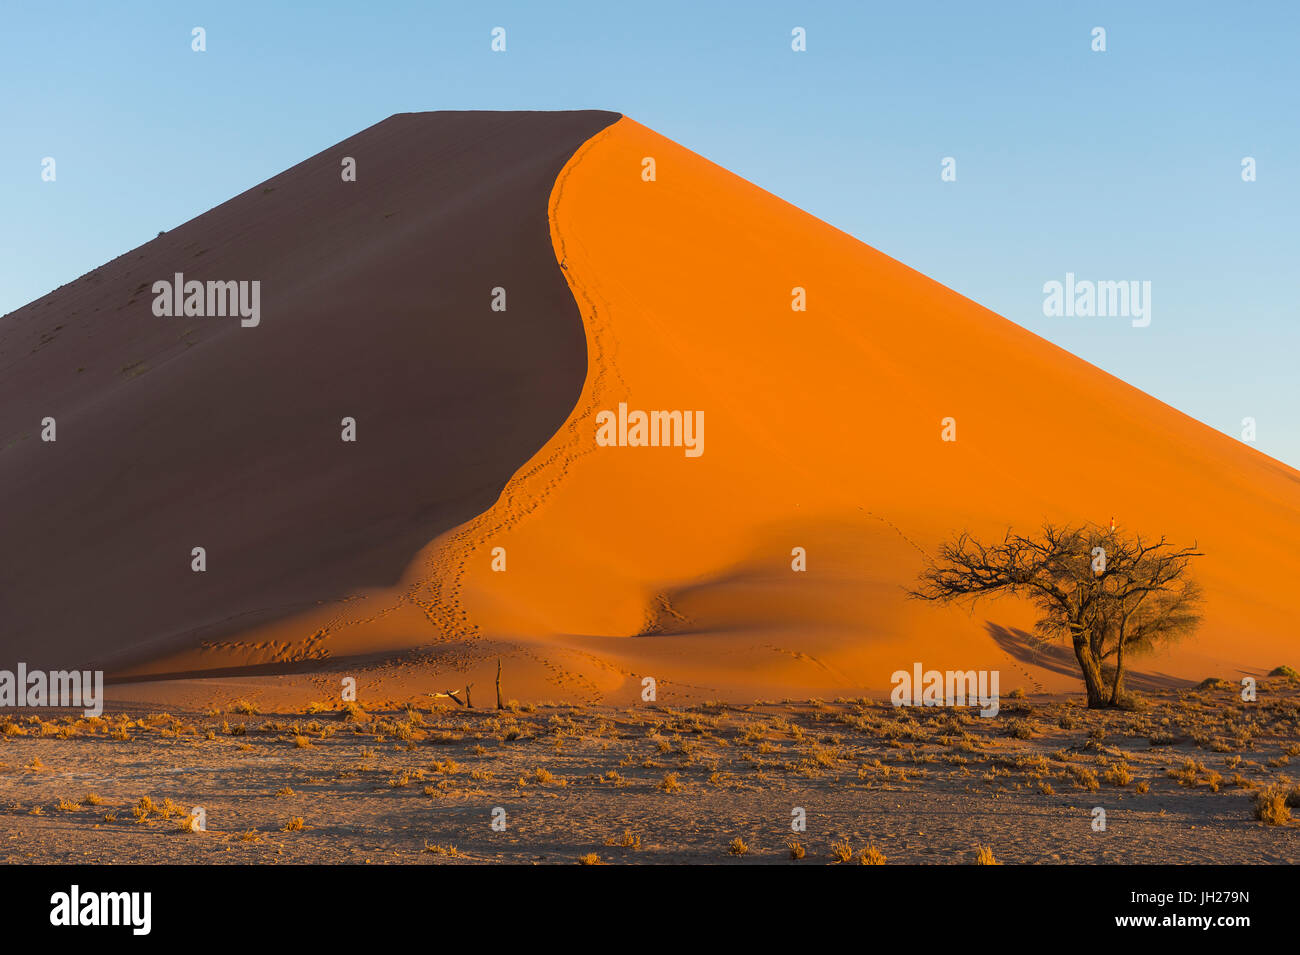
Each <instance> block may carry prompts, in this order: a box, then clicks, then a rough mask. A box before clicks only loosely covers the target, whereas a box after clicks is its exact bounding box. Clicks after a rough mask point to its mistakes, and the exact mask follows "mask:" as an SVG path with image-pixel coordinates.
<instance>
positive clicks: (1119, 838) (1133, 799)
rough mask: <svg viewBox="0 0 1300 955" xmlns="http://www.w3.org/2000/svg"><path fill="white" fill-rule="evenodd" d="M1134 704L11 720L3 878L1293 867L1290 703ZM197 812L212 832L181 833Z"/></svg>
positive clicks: (1225, 692) (1272, 694)
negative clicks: (307, 871) (987, 711)
mask: <svg viewBox="0 0 1300 955" xmlns="http://www.w3.org/2000/svg"><path fill="white" fill-rule="evenodd" d="M1147 701H1148V705H1146V706H1144V707H1142V708H1138V709H1134V710H1131V711H1110V712H1101V713H1097V712H1089V711H1087V710H1086V709H1083V708H1082V707H1081V706H1080V705H1079V704H1078V703H1077V702H1075V701H1074V700H1071V699H1064V698H1061V697H1051V696H1029V697H1024V698H1019V699H1006V698H1004V699H1003V706H1002V711H1001V713H1000V714H999V715H998V716H997V717H996V718H993V719H984V718H981V717H979V716H978V715H977V714H975V713H974V711H970V710H957V709H953V710H946V709H906V708H903V709H895V708H893V707H892V706H890V705H888V704H887V703H882V702H872V701H867V700H856V701H848V700H840V701H831V702H821V701H810V702H804V703H794V702H780V703H778V702H765V703H754V704H750V705H723V704H703V705H698V706H693V707H688V708H672V707H666V706H661V705H657V704H642V705H640V706H637V707H632V708H611V707H587V706H574V705H571V704H565V703H562V702H552V703H544V704H536V705H532V704H528V705H519V704H514V705H513V706H512V707H511V708H508V709H506V710H502V711H497V710H494V709H482V708H479V709H474V710H466V709H460V708H442V707H444V706H446V707H450V704H448V703H447V702H446V701H441V703H440V704H439V705H438V708H430V707H427V706H426V707H418V708H401V707H397V706H395V705H390V706H388V707H385V706H383V705H379V704H372V705H371V706H369V707H367V709H366V710H365V711H362V712H358V713H355V714H352V715H350V716H349V715H346V714H342V713H340V712H338V711H337V710H336V708H334V707H329V706H325V705H324V704H322V706H323V707H324V708H323V709H320V710H319V711H318V712H315V713H305V714H304V713H297V714H292V713H250V712H241V710H248V709H254V708H255V707H253V706H251V705H249V706H245V705H243V703H242V702H237V701H232V702H231V705H229V706H226V707H223V711H207V712H192V713H175V714H156V713H155V714H146V713H143V712H140V711H135V712H130V711H129V710H128V712H130V715H127V714H124V713H120V712H118V711H117V710H116V709H114V711H112V712H111V713H110V714H108V715H106V716H105V717H104V718H103V719H100V720H89V721H88V720H84V719H79V718H78V717H76V716H67V717H62V718H57V719H53V720H51V719H49V714H46V719H45V720H44V721H43V722H42V721H41V720H40V719H39V718H33V717H31V716H30V714H28V713H25V712H22V711H9V713H8V714H7V715H5V716H0V726H3V727H4V729H3V733H4V735H3V736H0V814H3V819H4V825H3V829H4V834H3V836H0V840H2V841H0V859H2V860H3V861H5V862H85V863H144V862H181V863H308V862H310V863H349V864H351V863H403V864H418V863H492V862H497V863H501V862H509V863H573V862H576V861H579V860H580V859H583V858H585V859H586V860H587V861H596V860H599V861H600V862H606V863H674V862H712V863H718V862H724V863H725V862H740V863H790V862H792V861H793V860H792V851H791V842H792V841H795V842H797V843H798V844H799V846H800V847H801V848H802V849H803V852H804V856H803V859H802V860H801V861H800V862H799V864H821V863H828V862H833V861H836V860H837V858H839V857H840V856H837V851H838V850H837V844H838V845H839V847H841V848H842V849H843V853H841V855H842V854H845V853H846V854H847V856H848V858H849V859H850V860H852V861H858V860H859V859H860V857H861V855H862V853H863V852H864V851H866V850H869V849H870V848H874V849H875V850H876V851H877V852H879V853H880V854H882V855H883V856H884V857H885V858H886V859H887V864H899V863H921V864H932V863H972V862H974V861H975V859H976V856H977V853H978V851H979V848H980V847H986V848H988V849H989V850H990V851H991V852H992V854H993V856H994V857H995V858H996V860H997V861H999V862H1004V863H1049V864H1051V863H1100V862H1117V863H1118V862H1130V863H1170V862H1173V863H1294V862H1297V861H1300V825H1297V822H1296V821H1295V820H1289V821H1285V822H1282V823H1281V824H1277V825H1269V824H1266V823H1265V822H1262V821H1260V820H1258V819H1257V818H1256V811H1255V807H1256V803H1257V800H1258V798H1259V793H1260V792H1261V791H1262V790H1265V789H1268V788H1269V787H1277V788H1276V792H1278V793H1279V794H1280V800H1279V801H1283V800H1285V799H1286V798H1287V797H1286V794H1287V793H1288V792H1289V793H1290V801H1291V804H1292V805H1296V804H1297V803H1300V788H1297V787H1295V786H1294V785H1293V784H1292V783H1291V780H1290V777H1289V776H1288V772H1294V767H1293V766H1291V765H1290V763H1291V761H1292V759H1294V758H1296V757H1300V744H1297V742H1296V740H1297V739H1298V738H1300V685H1297V684H1295V683H1292V682H1289V681H1285V680H1280V679H1279V680H1274V681H1268V682H1266V683H1265V684H1263V686H1262V692H1261V694H1260V698H1259V701H1258V702H1255V703H1242V702H1241V701H1240V699H1239V697H1238V695H1237V691H1236V690H1235V689H1234V688H1233V687H1231V686H1229V685H1226V684H1225V685H1221V686H1219V687H1217V688H1216V687H1211V688H1206V689H1203V690H1199V691H1180V692H1175V691H1166V692H1161V693H1157V694H1154V695H1151V696H1149V697H1147ZM480 706H481V703H480ZM142 797H149V800H150V804H151V805H149V806H148V808H147V811H146V807H144V806H142V803H141V800H142ZM195 806H202V807H203V808H204V810H205V817H206V825H207V831H206V832H192V831H188V830H187V829H185V828H184V826H183V821H185V820H187V819H188V816H189V811H190V809H191V808H192V807H195ZM1096 807H1101V808H1103V809H1104V810H1105V813H1106V828H1105V831H1095V830H1094V828H1093V820H1094V810H1095V808H1096ZM497 808H500V809H502V810H504V813H505V828H504V830H503V831H495V830H494V829H493V827H492V821H493V813H494V810H496V809H497ZM796 808H802V809H803V810H804V811H805V815H806V822H807V827H806V831H803V832H794V831H792V829H791V820H792V818H793V817H792V813H793V811H794V810H795V809H796ZM295 819H300V820H301V822H302V828H301V829H297V828H293V826H292V820H295ZM737 839H739V840H741V842H743V847H744V851H743V852H742V851H741V845H740V844H739V843H736V842H735V840H737Z"/></svg>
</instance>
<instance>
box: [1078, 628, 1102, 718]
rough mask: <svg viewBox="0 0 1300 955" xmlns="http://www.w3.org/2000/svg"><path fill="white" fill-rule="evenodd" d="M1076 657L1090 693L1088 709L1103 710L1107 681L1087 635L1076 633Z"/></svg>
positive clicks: (1084, 683)
mask: <svg viewBox="0 0 1300 955" xmlns="http://www.w3.org/2000/svg"><path fill="white" fill-rule="evenodd" d="M1074 656H1075V659H1077V660H1078V661H1079V669H1080V670H1081V671H1082V672H1083V685H1084V687H1085V688H1086V689H1087V691H1088V709H1090V710H1096V709H1103V708H1104V707H1106V706H1108V705H1109V704H1108V702H1107V700H1106V681H1105V679H1104V678H1103V677H1102V675H1101V662H1100V661H1099V660H1098V659H1097V658H1096V656H1094V655H1093V652H1092V647H1091V646H1090V645H1089V644H1088V636H1087V634H1086V633H1081V632H1078V633H1075V635H1074Z"/></svg>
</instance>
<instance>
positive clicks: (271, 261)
mask: <svg viewBox="0 0 1300 955" xmlns="http://www.w3.org/2000/svg"><path fill="white" fill-rule="evenodd" d="M617 118H618V117H617V114H614V113H607V112H596V111H587V112H564V113H531V112H503V113H491V112H484V113H422V114H400V115H396V116H393V117H391V118H390V119H387V120H385V121H383V122H381V123H379V124H378V125H376V126H373V127H371V128H369V129H367V130H365V131H363V132H361V133H359V134H357V135H356V136H354V137H352V138H350V139H347V140H345V141H344V142H342V143H339V144H338V145H336V146H334V147H332V148H330V149H327V150H325V151H324V152H322V153H320V154H318V155H316V156H314V157H313V158H311V159H309V160H307V161H305V162H303V163H301V164H299V165H297V166H295V167H293V168H292V169H289V170H288V171H286V172H284V173H282V174H280V175H278V176H276V177H274V178H273V179H270V180H268V181H267V182H265V183H263V184H261V185H259V186H257V187H254V188H253V189H250V190H249V191H247V192H245V193H243V194H242V195H239V196H237V197H236V198H234V199H231V200H230V201H228V202H226V203H224V204H222V205H220V206H218V207H217V208H215V209H213V210H211V211H209V212H207V213H205V214H203V215H201V216H199V217H198V218H196V219H193V220H191V221H190V222H187V223H185V224H184V225H182V226H180V227H178V228H176V229H173V230H171V231H169V232H167V233H166V234H164V235H161V236H160V237H159V238H157V239H156V240H154V241H151V242H149V243H147V244H146V245H143V246H141V247H140V248H138V249H135V250H133V251H132V252H129V253H127V254H126V255H123V256H121V257H120V258H118V259H116V260H114V261H112V262H110V263H108V264H107V265H105V266H103V267H101V268H99V269H96V270H95V271H94V272H91V273H89V274H88V275H85V276H83V277H82V278H80V279H78V280H76V281H75V282H72V283H70V284H69V285H66V286H63V287H61V288H59V289H57V290H56V291H54V292H52V293H50V294H49V295H47V296H45V297H44V298H42V299H40V300H38V301H36V302H33V303H31V304H30V305H27V306H25V307H24V308H22V309H19V310H18V311H16V312H14V313H12V314H10V315H8V316H5V317H4V318H3V319H0V541H3V546H0V665H3V666H12V665H13V664H14V662H15V661H19V660H22V661H26V662H27V663H29V664H31V665H33V666H40V665H49V666H56V665H57V666H77V667H82V666H87V665H91V664H92V663H105V664H108V665H109V666H110V667H112V666H113V665H118V664H121V663H122V662H123V661H127V660H132V659H145V658H154V657H157V656H158V655H159V654H163V653H165V652H169V651H173V650H176V649H178V648H184V647H190V646H194V645H197V644H198V642H199V641H200V640H202V639H210V638H215V637H219V636H222V635H226V634H232V633H239V632H244V631H246V630H247V629H248V628H250V627H254V626H257V625H261V624H265V623H266V622H268V621H273V620H276V619H280V618H283V617H285V616H286V615H289V614H294V613H298V612H301V611H303V609H304V608H309V607H313V606H315V605H316V604H318V603H320V602H321V601H333V600H338V599H340V598H343V597H345V596H347V595H349V594H352V593H354V592H356V591H357V590H359V589H363V588H366V587H374V586H382V585H392V584H394V582H396V581H397V580H398V579H399V578H400V576H401V574H402V571H403V569H404V568H405V567H406V566H407V565H408V564H409V562H410V561H411V559H412V557H413V556H414V555H415V554H416V552H417V551H419V550H420V548H421V547H423V546H425V545H426V544H427V543H428V542H429V541H430V540H432V539H434V538H435V537H437V536H438V535H439V534H441V533H442V532H444V531H446V530H447V529H448V528H451V527H454V526H456V525H459V524H461V523H463V522H465V521H467V520H469V519H470V518H471V517H472V516H474V515H475V514H477V513H479V512H481V511H482V510H484V509H485V508H487V507H488V506H490V505H491V504H492V502H493V501H494V500H495V499H496V497H497V495H498V494H499V492H500V490H501V488H502V486H503V485H504V484H505V483H506V481H507V480H508V479H509V477H510V476H511V475H512V474H513V473H514V472H515V471H516V470H518V469H519V467H520V466H521V465H522V464H523V463H524V462H525V461H527V460H528V459H529V457H530V456H531V455H533V454H534V453H535V452H536V451H537V450H538V449H539V448H540V447H541V446H542V445H543V444H544V442H546V440H547V439H548V438H549V437H550V436H551V435H553V434H554V433H555V431H556V430H557V429H558V428H559V427H560V426H561V425H562V423H563V422H564V420H565V416H566V415H567V414H569V413H570V411H571V410H572V408H573V405H574V402H575V400H576V399H577V397H578V395H579V393H580V390H581V388H582V383H583V380H584V377H585V373H586V367H587V361H586V355H585V350H584V340H583V330H582V324H581V319H580V316H579V312H578V309H577V307H576V305H575V303H574V299H573V296H572V294H571V293H570V291H569V289H568V288H567V287H566V285H565V282H564V279H563V277H562V272H561V271H560V270H559V269H558V268H557V267H556V262H555V258H554V254H553V250H552V246H551V241H550V238H549V232H548V221H547V203H548V199H549V196H550V193H551V190H552V187H553V184H554V182H555V178H556V176H557V174H558V173H559V171H560V169H561V167H562V166H563V165H564V163H565V162H566V160H568V159H569V158H570V156H571V155H572V154H573V152H574V150H576V149H577V148H578V147H579V146H580V145H581V144H582V143H583V142H584V141H586V140H587V139H588V138H589V137H590V136H591V135H593V134H594V133H596V132H597V131H599V130H600V129H602V128H604V127H606V126H608V125H609V124H610V123H611V122H613V121H615V120H616V119H617ZM344 157H352V158H353V159H355V161H356V169H357V178H356V181H355V182H345V181H343V178H342V176H341V171H342V161H343V159H344ZM177 272H180V273H183V274H184V276H185V278H186V280H199V281H208V280H236V281H238V280H247V281H252V280H258V281H260V282H261V302H260V312H261V316H260V324H259V325H258V326H257V327H250V328H245V327H241V324H240V320H239V319H238V318H230V317H188V318H185V317H181V318H176V317H170V318H167V317H156V316H155V315H154V314H153V310H152V306H153V301H154V295H153V292H152V291H151V289H152V285H153V283H154V282H155V281H158V280H163V279H165V280H171V279H172V277H173V274H174V273H177ZM496 287H501V288H504V289H505V290H506V294H507V299H506V303H507V309H506V311H494V310H492V307H491V305H492V290H493V289H494V288H496ZM47 416H49V417H53V418H55V419H56V421H57V441H56V442H53V443H47V442H43V441H42V440H41V433H40V432H41V422H42V419H43V418H45V417H47ZM344 417H352V418H354V419H355V420H356V423H357V441H356V442H355V443H345V442H344V441H342V440H341V432H342V425H341V420H342V419H343V418H344ZM196 546H202V547H204V548H206V552H207V570H206V572H205V573H194V572H192V571H191V551H192V548H194V547H196ZM311 644H312V639H311V634H308V635H307V638H306V640H305V641H303V643H302V645H301V646H297V647H295V648H281V650H282V651H283V652H280V653H278V654H277V656H278V657H279V658H282V659H283V658H287V657H292V656H295V655H296V656H312V655H314V654H313V650H312V647H311ZM315 655H319V654H315Z"/></svg>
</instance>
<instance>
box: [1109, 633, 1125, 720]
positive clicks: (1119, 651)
mask: <svg viewBox="0 0 1300 955" xmlns="http://www.w3.org/2000/svg"><path fill="white" fill-rule="evenodd" d="M1123 684H1124V633H1123V631H1120V635H1119V643H1118V644H1117V645H1116V647H1115V685H1114V687H1113V688H1112V689H1111V691H1110V705H1111V706H1119V694H1120V690H1121V688H1122V687H1123Z"/></svg>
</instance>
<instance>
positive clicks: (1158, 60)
mask: <svg viewBox="0 0 1300 955" xmlns="http://www.w3.org/2000/svg"><path fill="white" fill-rule="evenodd" d="M195 26H202V27H203V28H205V30H206V31H207V51H206V52H204V53H195V52H193V51H192V50H191V48H190V40H191V33H190V31H191V29H192V28H193V27H195ZM495 26H502V27H505V28H506V31H507V50H506V52H505V53H504V54H499V53H493V52H492V51H491V50H490V48H489V44H490V31H491V30H492V28H493V27H495ZM796 26H801V27H804V28H805V29H806V31H807V38H808V40H807V42H808V49H807V52H803V53H795V52H793V51H792V50H791V49H790V31H791V29H792V28H793V27H796ZM1097 26H1101V27H1104V28H1105V29H1106V31H1107V37H1106V39H1107V51H1106V52H1104V53H1097V52H1093V51H1092V49H1091V42H1092V38H1091V31H1092V29H1093V28H1094V27H1097ZM1298 27H1300V5H1296V4H1292V3H1283V2H1276V3H1251V4H1227V3H1222V4H1208V3H1195V2H1190V3H1189V2H1178V3H1142V4H1133V3H1066V2H1061V3H1042V2H1038V3H1001V4H968V3H958V2H947V3H927V2H916V3H911V2H909V3H907V4H884V3H865V2H853V3H805V2H799V3H793V2H791V3H769V2H752V3H740V2H734V3H706V2H700V0H696V2H692V3H671V2H663V0H657V2H655V3H651V4H622V3H610V2H608V0H602V2H591V3H587V2H573V3H562V2H557V3H553V4H541V3H536V2H521V3H496V4H493V3H486V4H463V3H433V2H423V3H416V2H402V3H391V4H385V3H380V2H373V3H372V2H355V3H340V2H332V0H320V2H316V3H313V4H311V5H310V6H304V5H288V4H274V3H269V2H241V0H224V2H212V3H185V2H175V0H173V2H141V3H130V2H124V3H120V4H119V3H113V4H109V3H103V2H102V0H94V2H85V3H63V4H57V5H52V4H48V3H34V2H27V0H6V3H5V10H4V32H3V33H0V90H3V91H4V95H3V96H0V209H2V210H3V216H2V217H0V313H3V312H8V311H11V310H12V309H14V308H17V307H19V306H20V305H22V304H24V303H26V302H28V301H30V300H32V299H35V298H37V297H39V296H41V295H43V294H45V293H46V292H48V291H50V290H51V289H53V288H55V287H57V286H58V285H61V284H63V283H65V282H68V281H70V280H71V279H73V278H76V277H77V276H79V275H81V274H83V273H85V272H87V271H89V270H90V269H92V268H94V267H96V266H98V265H100V264H102V263H103V262H105V261H107V260H109V259H111V258H113V257H115V256H117V255H119V254H121V253H122V252H124V251H126V250H128V249H130V248H132V247H134V246H136V245H139V244H140V243H142V242H145V241H147V240H148V239H150V238H152V237H153V236H154V235H156V234H157V232H158V231H159V230H160V229H170V228H172V227H173V226H175V225H177V224H179V223H181V222H184V221H185V220H187V219H190V218H192V217H194V216H195V215H198V214H199V213H201V212H203V211H205V210H207V209H209V208H211V207H212V206H214V205H216V204H218V203H220V202H222V201H224V200H225V199H228V198H230V197H231V196H233V195H235V194H237V193H239V192H242V191H243V190H245V189H247V188H249V187H250V186H253V185H255V184H257V183H258V182H260V181H262V180H264V179H266V178H269V177H270V176H272V175H274V174H276V173H278V172H280V171H281V170H283V169H285V168H287V167H288V166H290V165H293V164H294V163H296V162H299V161H301V160H302V159H305V158H306V157H307V156H309V155H312V154H313V153H316V152H318V151H320V150H321V149H324V148H326V147H328V146H330V145H332V144H333V143H335V142H337V141H339V140H340V139H343V138H345V137H346V136H349V135H351V134H352V133H355V132H357V131H358V130H360V129H362V128H364V127H366V126H369V125H371V124H373V123H375V122H377V121H379V120H381V119H383V118H384V117H386V116H388V115H390V114H392V113H396V112H403V111H408V110H434V109H507V108H522V109H567V108H605V109H612V110H617V111H619V112H623V113H626V114H627V115H629V116H631V117H632V118H634V119H636V120H638V121H639V122H642V123H644V124H646V125H647V126H650V127H652V128H654V129H656V130H658V131H659V132H661V133H663V134H664V135H666V136H668V137H670V138H672V139H675V140H677V141H678V142H681V143H682V144H683V145H685V146H688V147H689V148H691V149H693V150H695V151H696V152H698V153H700V154H702V155H704V156H706V157H708V158H709V159H712V160H713V161H715V162H718V163H720V164H721V165H723V166H726V167H727V168H729V169H731V170H733V171H734V172H736V173H738V174H740V175H742V176H744V177H745V178H747V179H749V180H751V181H753V182H755V183H757V184H758V185H760V186H762V187H763V188H765V189H767V190H769V191H771V192H773V193H776V194H777V195H779V196H781V197H782V198H784V199H787V200H788V201H790V202H792V203H794V204H795V205H797V206H800V207H802V208H804V209H806V210H808V211H809V212H811V213H813V214H814V215H816V216H818V217H820V218H822V219H824V220H826V221H827V222H829V223H831V224H832V225H835V226H837V227H838V228H840V229H843V230H845V231H846V232H849V233H851V234H852V235H854V236H856V237H858V238H860V239H862V240H863V241H865V242H867V243H869V244H871V245H873V246H875V247H876V248H878V249H880V250H881V251H883V252H885V253H887V254H889V255H891V256H893V257H895V258H897V259H899V260H901V261H903V262H905V263H906V264H908V265H910V266H912V267H913V268H916V269H918V270H920V271H922V272H924V273H926V274H927V275H930V276H932V277H934V278H936V279H938V280H939V281H941V282H943V283H944V284H945V285H948V286H950V287H951V288H954V289H956V290H957V291H959V292H961V293H962V294H964V295H966V296H968V297H970V298H972V299H974V300H975V301H977V302H979V303H981V304H983V305H985V306H987V307H988V308H990V309H992V310H994V311H996V312H998V313H1000V314H1002V315H1005V316H1006V317H1008V318H1010V319H1011V320H1012V321H1015V322H1017V323H1019V324H1020V325H1023V326H1024V327H1026V328H1028V329H1030V330H1031V331H1034V332H1036V333H1037V334H1040V335H1042V336H1044V337H1046V338H1048V339H1050V340H1051V341H1053V342H1056V343H1057V344H1059V345H1061V346H1062V347H1064V348H1067V349H1069V350H1070V351H1072V352H1074V353H1075V354H1078V355H1080V356H1082V357H1084V358H1085V359H1087V360H1088V361H1091V362H1093V363H1094V364H1096V365H1098V366H1100V367H1101V368H1104V369H1105V370H1107V371H1109V372H1111V373H1113V374H1115V375H1117V376H1119V377H1120V378H1123V379H1125V380H1126V381H1129V382H1131V383H1132V384H1134V385H1136V386H1137V387H1139V388H1142V389H1143V390H1144V391H1147V392H1150V393H1151V394H1153V395H1155V396H1157V397H1159V398H1161V399H1162V400H1164V401H1167V402H1168V403H1170V404H1172V405H1174V406H1175V407H1177V408H1180V409H1181V410H1183V411H1185V412H1187V413H1188V414H1191V415H1193V416H1194V417H1196V418H1199V419H1200V420H1202V421H1204V422H1206V423H1207V424H1209V425H1211V426H1212V427H1215V428H1217V429H1219V430H1222V431H1225V432H1227V433H1229V434H1232V435H1234V436H1239V435H1240V432H1241V420H1242V418H1244V417H1247V416H1249V417H1253V418H1255V419H1256V421H1257V425H1258V440H1257V443H1256V446H1257V447H1258V448H1259V449H1260V450H1262V451H1264V452H1265V453H1268V454H1271V455H1273V456H1275V457H1277V458H1280V459H1281V460H1284V461H1286V462H1288V463H1289V464H1291V465H1293V466H1300V420H1298V415H1300V401H1298V400H1297V399H1298V398H1300V376H1298V375H1297V373H1296V367H1297V365H1298V364H1300V297H1298V296H1297V292H1296V279H1297V276H1300V261H1298V258H1300V256H1298V255H1297V253H1298V251H1300V241H1297V237H1296V230H1297V223H1298V222H1300V108H1298V107H1300V54H1298V53H1297V47H1296V43H1297V38H1298V37H1300V30H1298V29H1297V28H1298ZM46 156H52V157H54V158H55V160H56V163H57V180H56V181H55V182H53V183H47V182H42V181H41V161H42V159H43V158H44V157H46ZM946 156H951V157H954V158H955V159H956V161H957V181H956V182H942V181H941V180H940V161H941V160H942V158H943V157H946ZM1245 156H1252V157H1254V158H1255V160H1256V162H1257V168H1258V179H1257V181H1255V182H1251V183H1245V182H1243V181H1242V179H1241V161H1242V158H1243V157H1245ZM1066 272H1074V273H1075V274H1076V275H1077V276H1078V277H1079V278H1080V279H1094V280H1131V279H1136V280H1145V281H1150V282H1151V283H1152V316H1151V317H1152V321H1151V324H1150V326H1149V327H1147V328H1133V327H1132V326H1131V324H1130V322H1129V320H1127V319H1124V318H1097V317H1093V318H1079V317H1070V318H1066V317H1052V318H1049V317H1045V316H1044V315H1043V309H1042V303H1043V297H1044V296H1043V290H1042V289H1043V283H1045V282H1047V281H1051V280H1058V281H1061V280H1063V279H1064V277H1065V273H1066ZM901 320H905V317H902V318H901Z"/></svg>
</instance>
